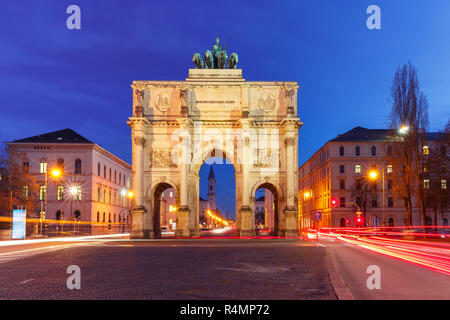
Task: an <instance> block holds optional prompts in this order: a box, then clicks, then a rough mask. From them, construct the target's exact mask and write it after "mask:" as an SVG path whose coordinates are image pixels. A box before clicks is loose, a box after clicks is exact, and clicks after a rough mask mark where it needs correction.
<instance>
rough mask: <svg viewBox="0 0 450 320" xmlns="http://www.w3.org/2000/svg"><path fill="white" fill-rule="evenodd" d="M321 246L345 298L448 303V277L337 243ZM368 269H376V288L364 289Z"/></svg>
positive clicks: (368, 273) (405, 262) (449, 289)
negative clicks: (336, 273) (345, 291)
mask: <svg viewBox="0 0 450 320" xmlns="http://www.w3.org/2000/svg"><path fill="white" fill-rule="evenodd" d="M321 244H322V245H325V246H326V247H327V249H328V254H329V256H330V257H331V260H332V261H333V264H334V267H335V269H336V270H337V272H338V275H339V277H340V279H341V280H342V281H343V282H344V284H345V287H346V289H347V293H348V294H349V295H347V296H346V297H344V298H345V299H357V300H417V299H419V300H430V299H432V300H450V276H449V275H445V274H442V273H440V272H437V271H434V270H430V269H427V268H424V267H421V266H418V265H416V264H414V263H411V262H407V261H403V260H400V259H397V258H394V257H391V256H386V255H383V254H380V253H377V252H372V251H370V250H365V249H364V247H359V246H355V245H354V244H348V243H344V242H342V241H339V240H330V239H328V240H322V241H321ZM369 266H377V267H378V268H379V275H380V288H379V289H377V288H372V289H369V288H368V286H367V280H368V278H369V277H371V276H372V275H373V269H372V270H369V272H368V267H369ZM370 282H371V283H373V282H372V281H370ZM340 298H341V297H340Z"/></svg>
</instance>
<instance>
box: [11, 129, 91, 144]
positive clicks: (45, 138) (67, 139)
mask: <svg viewBox="0 0 450 320" xmlns="http://www.w3.org/2000/svg"><path fill="white" fill-rule="evenodd" d="M13 143H90V144H92V143H93V142H91V141H89V140H88V139H86V138H85V137H83V136H82V135H80V134H78V133H76V132H75V131H73V130H72V129H63V130H58V131H53V132H49V133H44V134H40V135H37V136H33V137H29V138H24V139H19V140H14V141H13Z"/></svg>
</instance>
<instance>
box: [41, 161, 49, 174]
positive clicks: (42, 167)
mask: <svg viewBox="0 0 450 320" xmlns="http://www.w3.org/2000/svg"><path fill="white" fill-rule="evenodd" d="M39 172H40V173H47V162H45V161H41V163H40V164H39Z"/></svg>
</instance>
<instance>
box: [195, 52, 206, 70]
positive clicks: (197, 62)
mask: <svg viewBox="0 0 450 320" xmlns="http://www.w3.org/2000/svg"><path fill="white" fill-rule="evenodd" d="M192 62H193V63H194V65H195V67H196V68H197V69H204V68H205V65H204V63H203V59H202V56H201V55H200V53H195V54H194V56H193V57H192Z"/></svg>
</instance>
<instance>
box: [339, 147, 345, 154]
mask: <svg viewBox="0 0 450 320" xmlns="http://www.w3.org/2000/svg"><path fill="white" fill-rule="evenodd" d="M339 156H341V157H343V156H344V147H343V146H340V147H339Z"/></svg>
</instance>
